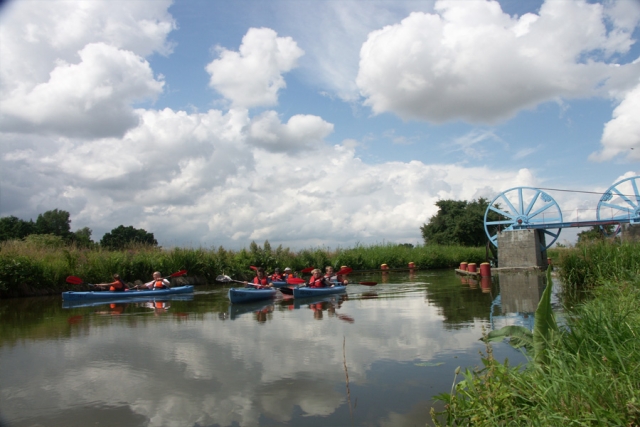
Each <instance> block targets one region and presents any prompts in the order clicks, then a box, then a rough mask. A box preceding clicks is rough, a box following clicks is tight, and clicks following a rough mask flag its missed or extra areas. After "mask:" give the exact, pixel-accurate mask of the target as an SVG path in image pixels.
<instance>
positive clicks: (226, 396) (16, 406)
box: [0, 270, 542, 427]
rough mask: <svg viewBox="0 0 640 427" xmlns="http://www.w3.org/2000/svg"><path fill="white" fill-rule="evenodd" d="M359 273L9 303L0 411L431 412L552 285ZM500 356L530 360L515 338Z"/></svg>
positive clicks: (50, 421)
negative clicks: (340, 282) (318, 291)
mask: <svg viewBox="0 0 640 427" xmlns="http://www.w3.org/2000/svg"><path fill="white" fill-rule="evenodd" d="M351 279H352V280H356V281H361V280H366V281H372V280H373V281H378V282H379V284H378V285H377V286H373V287H367V286H362V285H354V284H352V285H349V287H348V292H347V294H346V295H337V296H331V297H327V298H324V299H320V300H301V301H298V300H293V299H292V298H290V297H287V298H283V297H282V296H280V295H279V298H278V299H276V300H275V301H267V302H264V303H260V304H251V305H230V304H229V303H228V300H227V297H226V291H227V289H228V288H227V287H222V286H220V285H210V286H204V287H197V288H196V292H195V294H194V295H192V296H187V297H183V296H180V297H178V296H176V297H174V298H172V299H167V300H163V301H153V300H141V301H135V302H130V303H117V304H109V303H106V304H100V305H87V306H70V307H67V306H65V307H63V304H62V300H61V298H60V297H47V298H26V299H13V300H0V414H1V415H0V417H1V418H2V420H4V422H5V423H6V424H7V425H9V426H11V427H14V426H15V427H20V426H40V425H42V426H57V425H59V426H66V427H73V426H79V427H80V426H81V427H85V426H89V425H91V426H194V427H195V426H258V425H260V426H280V425H290V426H395V427H401V426H413V425H425V424H430V416H429V410H430V408H431V407H432V406H434V402H433V396H434V395H436V394H438V393H441V392H445V391H446V392H448V391H450V390H451V385H452V382H453V380H454V371H455V369H456V367H458V366H462V367H463V368H465V367H474V366H478V365H479V364H480V356H479V352H480V351H484V345H483V343H482V342H481V341H479V338H480V337H481V336H482V332H483V329H486V330H488V329H490V328H492V327H494V328H498V327H500V326H502V325H504V324H507V323H521V324H525V325H529V324H531V325H532V315H531V313H530V311H533V310H531V307H533V309H534V310H535V304H537V300H536V299H535V298H536V297H538V298H539V294H540V293H541V291H542V287H541V285H539V284H538V282H536V283H534V284H533V285H531V284H529V285H527V286H528V287H527V288H526V289H528V291H526V289H525V291H523V289H524V288H522V285H521V284H516V285H513V286H512V285H509V284H508V283H506V282H504V285H503V288H504V289H503V291H502V293H503V295H500V289H499V288H500V286H499V285H498V283H497V282H496V281H494V282H493V283H485V284H484V286H483V285H482V284H480V283H477V282H471V283H469V281H467V280H466V279H462V278H460V277H459V276H456V275H455V274H454V272H453V271H450V270H448V271H421V272H416V273H415V274H409V273H390V274H389V275H388V276H384V277H383V276H381V275H379V274H378V275H374V276H372V275H369V276H353V277H352V278H351ZM536 280H537V279H536ZM539 283H541V282H539ZM514 286H516V287H515V288H514ZM527 292H528V293H527ZM529 300H531V301H529ZM495 355H496V357H497V358H498V359H500V360H503V359H504V358H505V357H508V358H509V360H510V361H511V362H512V363H514V364H517V363H524V361H525V360H526V359H525V358H524V357H523V355H522V354H521V353H520V352H519V351H518V350H514V349H512V348H511V347H509V346H508V345H506V344H498V345H496V346H495ZM436 408H439V406H438V405H436Z"/></svg>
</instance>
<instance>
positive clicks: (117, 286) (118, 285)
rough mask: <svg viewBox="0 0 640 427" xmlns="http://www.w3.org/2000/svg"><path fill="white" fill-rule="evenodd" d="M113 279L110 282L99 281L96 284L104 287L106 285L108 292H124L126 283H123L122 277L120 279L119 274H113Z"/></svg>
mask: <svg viewBox="0 0 640 427" xmlns="http://www.w3.org/2000/svg"><path fill="white" fill-rule="evenodd" d="M113 279H114V281H113V282H111V283H100V284H98V285H96V286H98V287H99V288H106V287H107V286H108V287H109V291H110V292H124V291H125V290H126V289H128V286H127V284H126V283H124V282H123V281H122V279H120V275H118V274H114V275H113Z"/></svg>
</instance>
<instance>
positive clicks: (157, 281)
mask: <svg viewBox="0 0 640 427" xmlns="http://www.w3.org/2000/svg"><path fill="white" fill-rule="evenodd" d="M149 283H150V285H149V284H147V287H148V288H149V289H169V286H170V285H171V282H169V281H168V280H167V279H165V278H163V277H162V274H160V272H159V271H156V272H155V273H153V280H152V281H151V282H149Z"/></svg>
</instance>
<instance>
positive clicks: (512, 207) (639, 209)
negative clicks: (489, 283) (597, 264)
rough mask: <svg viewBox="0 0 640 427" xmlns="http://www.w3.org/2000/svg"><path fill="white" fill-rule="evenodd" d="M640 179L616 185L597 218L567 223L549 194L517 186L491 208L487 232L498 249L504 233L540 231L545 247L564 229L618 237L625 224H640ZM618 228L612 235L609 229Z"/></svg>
mask: <svg viewBox="0 0 640 427" xmlns="http://www.w3.org/2000/svg"><path fill="white" fill-rule="evenodd" d="M639 181H640V176H633V177H630V178H626V179H623V180H621V181H618V182H616V183H615V184H613V185H612V186H611V187H609V189H608V190H607V191H605V192H604V193H603V194H602V196H601V197H600V201H599V202H598V207H597V210H596V219H595V220H588V221H563V218H562V211H561V210H560V206H559V205H558V203H557V202H556V201H555V200H554V199H553V197H551V196H550V195H549V194H548V193H546V192H545V191H543V190H541V189H538V188H533V187H514V188H510V189H509V190H506V191H503V192H502V193H500V194H499V195H498V196H496V197H495V198H494V199H493V200H492V201H491V202H490V203H489V205H488V207H487V210H486V212H485V215H484V229H485V233H486V234H487V237H488V238H489V241H490V242H491V243H492V244H493V245H494V246H496V247H497V246H498V233H499V232H501V231H511V230H526V229H538V230H543V232H544V235H545V247H544V249H548V248H549V247H550V246H551V245H553V244H554V243H555V242H556V240H558V237H559V236H560V232H561V231H562V229H563V228H569V227H593V226H599V227H600V228H601V229H602V230H603V232H604V233H605V235H608V236H612V235H617V234H618V233H620V231H621V227H622V224H640V191H639V190H638V188H639V187H640V182H639ZM609 226H615V229H614V230H612V231H611V232H609V231H608V230H609V229H611V228H613V227H609Z"/></svg>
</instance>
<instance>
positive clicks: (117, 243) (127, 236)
mask: <svg viewBox="0 0 640 427" xmlns="http://www.w3.org/2000/svg"><path fill="white" fill-rule="evenodd" d="M131 244H141V245H151V246H157V245H158V241H157V240H156V239H155V238H154V237H153V233H149V232H147V231H146V230H143V229H137V228H133V227H132V226H128V227H125V226H124V225H120V226H118V227H116V228H114V229H113V230H111V231H110V232H109V233H106V234H105V235H104V236H102V240H100V245H101V246H103V247H105V248H107V249H123V248H125V247H127V246H129V245H131Z"/></svg>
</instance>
